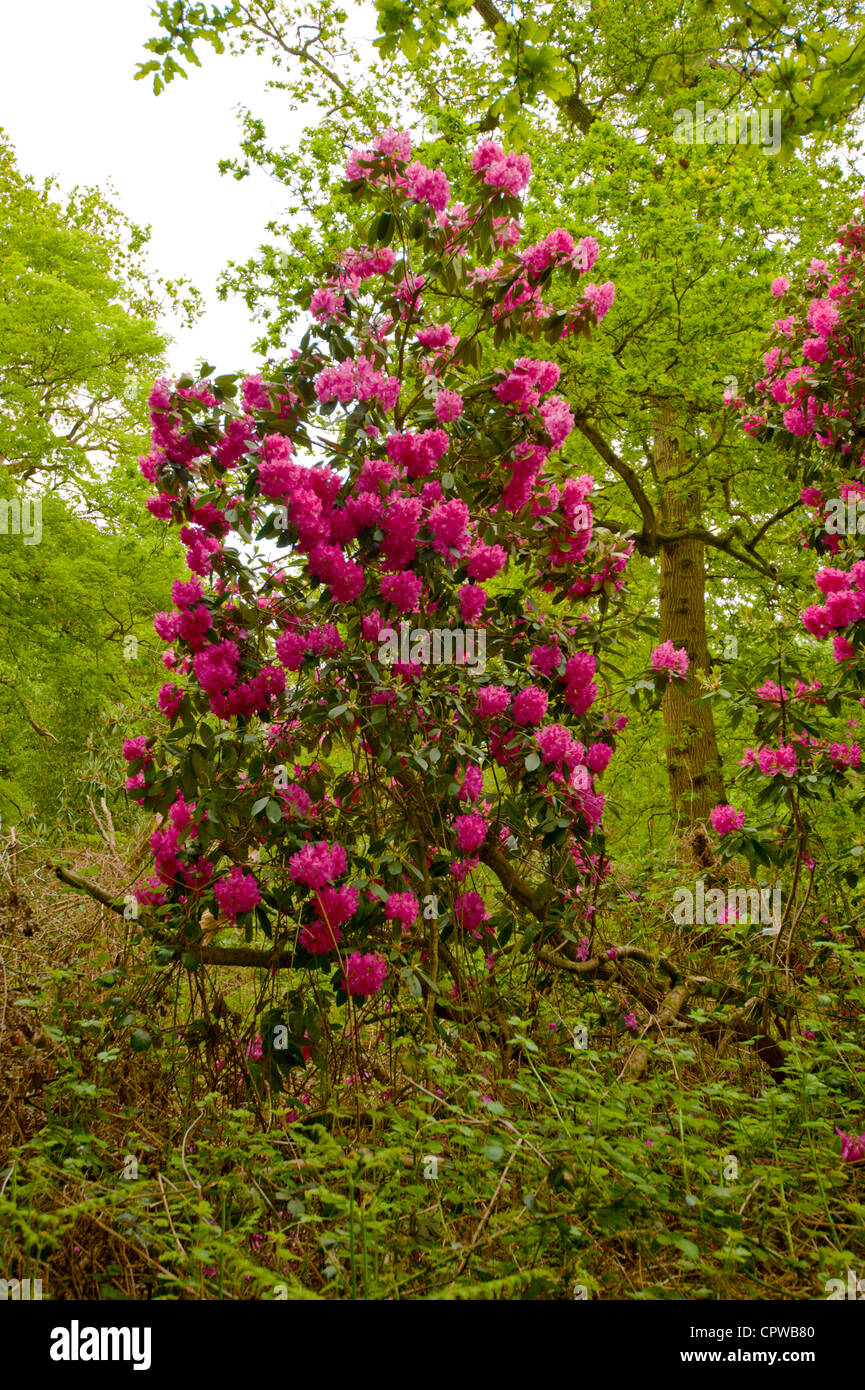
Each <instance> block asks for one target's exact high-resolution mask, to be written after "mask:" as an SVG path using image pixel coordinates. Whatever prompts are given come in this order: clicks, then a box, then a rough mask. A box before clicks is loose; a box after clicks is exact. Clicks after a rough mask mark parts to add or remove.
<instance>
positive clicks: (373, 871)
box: [124, 131, 687, 1046]
mask: <svg viewBox="0 0 865 1390" xmlns="http://www.w3.org/2000/svg"><path fill="white" fill-rule="evenodd" d="M530 172H531V171H530V166H529V161H528V159H527V157H526V156H524V155H513V154H509V153H507V152H505V151H504V150H503V149H502V148H501V147H500V146H499V145H497V144H496V143H494V142H492V141H485V142H483V143H482V144H481V145H480V146H479V147H478V149H477V150H476V151H475V153H474V155H473V156H472V158H471V163H470V168H468V169H467V170H466V173H465V178H464V180H463V182H462V186H461V188H460V195H461V198H462V201H457V199H456V196H455V195H454V193H453V192H452V190H451V189H450V187H449V184H448V180H447V179H446V178H445V176H444V174H443V173H442V171H441V170H439V169H429V168H426V167H425V166H423V165H422V164H421V163H419V162H418V161H416V160H413V159H412V154H411V149H410V145H409V139H408V137H407V136H406V135H405V134H404V133H401V132H394V131H387V132H386V133H385V134H384V135H383V136H381V137H380V138H379V139H378V140H377V142H376V143H375V146H374V148H372V149H370V150H365V151H356V152H355V153H354V154H353V155H352V156H351V158H350V159H349V162H348V167H347V178H348V188H349V190H350V191H351V193H352V194H353V196H354V197H355V198H356V200H357V203H358V205H359V206H360V205H363V204H368V205H371V211H372V220H371V222H370V223H369V227H368V231H366V233H365V234H364V235H365V244H362V245H357V246H354V247H352V248H350V249H347V250H346V251H345V253H344V254H343V255H342V257H341V258H340V260H339V262H338V264H336V265H334V266H332V267H331V268H330V270H329V272H328V273H327V274H326V275H324V276H322V278H321V280H320V281H319V282H318V283H316V284H315V285H314V286H313V287H311V290H310V293H309V299H308V303H309V311H310V315H311V319H312V324H311V326H310V328H309V330H308V331H307V333H306V334H305V336H304V338H303V340H302V342H301V343H300V346H299V347H298V348H297V349H296V350H295V351H294V352H293V353H292V354H291V358H290V360H288V361H287V362H284V363H281V364H278V365H277V364H276V363H271V364H269V366H268V368H267V370H266V371H265V372H264V373H262V374H259V375H254V376H249V377H246V378H245V379H239V378H237V377H234V376H216V377H213V376H212V375H211V374H206V375H205V377H204V378H203V379H201V380H193V379H191V378H183V379H181V380H179V381H176V382H169V381H165V380H163V381H160V382H158V383H157V385H156V387H155V388H154V390H153V393H152V396H151V418H152V424H153V447H152V450H151V452H150V453H149V454H148V455H147V457H146V458H145V459H143V460H142V464H141V466H142V469H143V471H144V472H145V474H146V476H147V477H148V478H149V479H150V480H151V482H152V483H153V484H154V488H155V492H154V496H153V498H152V500H151V501H150V503H149V504H148V505H149V508H150V510H151V512H153V513H154V514H155V515H156V516H158V517H160V518H162V519H163V520H164V521H165V522H166V524H169V525H172V526H176V527H179V528H180V538H181V540H182V541H183V543H184V545H185V546H186V556H187V561H188V566H189V571H190V577H189V578H188V579H185V580H178V581H177V582H176V583H175V584H174V586H173V588H172V592H171V599H172V604H173V606H172V607H170V608H167V609H166V611H165V612H163V613H160V614H158V615H157V618H156V621H155V628H156V632H157V634H158V636H159V637H160V638H161V639H162V641H163V642H164V643H165V644H166V650H165V653H164V656H163V661H164V663H165V666H166V672H167V676H166V682H165V684H164V686H163V688H162V691H161V693H160V696H159V705H160V709H161V711H162V714H163V716H164V728H163V731H162V732H161V733H160V734H159V735H156V736H148V735H145V734H139V735H136V736H135V737H131V738H129V739H128V740H127V741H126V743H125V745H124V752H125V756H126V758H127V760H128V763H129V779H128V782H127V786H128V789H129V793H130V795H131V796H132V797H133V798H134V799H135V800H136V801H138V802H139V803H140V804H141V805H142V806H145V807H147V808H148V809H149V810H151V811H153V812H155V813H158V816H159V817H160V820H159V824H158V826H157V828H156V829H155V830H154V832H153V835H152V839H151V847H152V850H153V858H154V870H153V873H152V874H151V875H150V876H149V877H148V878H147V879H145V880H143V881H142V882H141V883H139V885H138V888H137V895H138V898H139V900H140V902H141V903H142V904H144V905H145V910H146V912H147V914H148V916H149V920H150V921H151V923H152V927H153V930H154V932H155V933H156V935H157V937H158V938H159V940H160V941H161V942H162V943H163V946H162V958H163V959H166V960H167V959H168V958H169V957H170V956H171V954H172V952H183V953H184V961H185V963H187V964H188V965H190V966H194V965H195V963H196V962H197V960H198V959H207V958H208V956H207V953H206V950H205V949H203V948H202V934H203V933H202V917H203V915H204V914H205V913H210V914H211V918H212V919H214V921H215V923H216V926H218V927H226V928H235V929H236V930H237V931H238V932H240V933H242V934H243V935H245V937H246V940H247V942H249V941H250V940H251V939H252V938H253V937H255V938H257V940H258V941H259V943H260V944H261V946H262V947H263V950H262V953H261V956H260V959H261V961H262V962H264V963H268V962H270V963H272V964H278V965H280V966H291V967H293V969H294V970H296V971H302V972H306V974H307V978H308V979H310V980H311V981H313V982H315V981H318V982H319V983H327V982H328V981H330V982H331V983H332V986H333V989H334V990H335V991H336V994H337V997H338V999H339V1001H340V1002H345V1001H346V1000H348V999H349V998H352V999H355V1000H356V1001H357V1003H362V1002H363V1001H364V999H365V998H366V997H368V996H372V995H376V996H380V997H384V996H387V997H389V998H390V999H391V1001H394V1000H397V999H400V1000H401V1001H402V1002H403V1003H404V1004H406V1005H408V1006H409V1007H410V1008H411V1007H415V1002H414V1001H422V1003H421V1007H422V1011H423V1013H424V1014H425V1016H426V1028H427V1030H428V1031H429V1030H431V1029H432V1026H433V1017H434V1012H438V1013H440V1014H443V1015H445V1016H448V1017H450V1018H452V1019H457V1020H458V1019H459V1018H460V1017H461V1015H462V1013H463V1012H467V1011H469V1010H474V1009H475V1008H476V1005H477V1003H478V1002H479V1001H480V1002H481V1008H483V1007H484V1003H483V1001H484V1000H487V1002H489V1000H490V999H492V998H493V997H494V995H495V985H494V983H493V981H494V978H495V972H496V968H497V963H498V961H499V959H500V957H501V953H502V952H504V951H505V950H506V949H508V948H509V946H510V945H512V944H513V943H514V942H515V941H516V942H519V944H520V945H521V946H522V947H523V949H526V950H528V949H529V948H530V947H531V948H532V949H537V948H538V947H540V946H542V944H543V943H544V942H547V941H549V940H550V939H551V938H555V939H556V941H557V942H558V943H559V944H560V945H562V946H564V947H565V948H566V949H567V948H568V945H569V943H574V942H577V941H579V940H580V939H581V938H582V937H583V935H584V933H588V935H589V936H592V935H593V934H594V925H593V916H594V913H595V910H596V905H597V899H598V891H599V886H600V883H601V880H602V877H603V873H604V836H603V830H602V817H603V809H604V795H603V791H602V789H601V785H602V777H603V773H604V769H605V768H606V767H607V764H608V762H609V760H610V758H611V757H612V755H613V751H614V748H615V742H616V733H617V730H619V729H620V728H621V727H622V726H623V724H624V722H626V721H624V720H623V719H622V718H620V717H618V716H617V715H616V713H615V711H614V710H611V709H610V708H609V705H608V701H607V700H606V699H605V697H604V694H603V686H602V679H601V670H600V664H599V663H600V660H601V654H602V651H603V649H604V646H605V644H607V643H608V642H611V641H612V640H613V634H612V632H611V630H610V616H611V613H612V608H614V606H615V600H616V594H617V592H618V591H619V589H620V587H621V585H622V582H623V581H622V575H623V572H624V569H625V565H626V562H627V559H628V554H629V551H630V546H629V544H628V542H627V541H624V542H623V541H622V540H621V539H618V540H617V539H616V538H614V537H613V536H612V535H610V534H609V533H608V532H605V531H604V530H603V529H602V528H599V527H597V526H596V525H594V524H593V518H592V510H591V499H592V491H593V479H592V478H591V477H589V476H587V475H582V476H573V473H572V470H570V469H569V467H568V465H567V463H566V462H565V460H564V458H563V457H562V449H563V447H564V446H565V445H566V442H567V439H568V435H569V433H570V431H571V428H572V424H573V421H572V416H571V412H570V410H569V407H568V403H567V400H566V399H565V398H564V397H563V396H562V395H561V394H560V393H559V392H558V391H557V387H558V385H559V377H560V369H559V367H558V366H557V365H556V363H555V362H553V361H549V360H547V358H546V357H545V355H544V346H545V345H546V344H547V343H550V344H557V343H560V342H561V340H562V339H564V338H568V337H569V336H571V335H573V334H586V333H589V332H590V331H591V328H592V326H593V325H594V324H596V323H597V322H598V321H599V320H600V319H601V318H602V317H603V315H604V314H605V313H606V312H607V311H608V310H609V308H610V306H611V304H612V302H613V298H614V291H613V286H612V284H610V283H606V284H601V285H600V286H599V285H597V284H595V283H594V282H593V281H592V280H591V278H590V272H591V269H592V266H593V264H594V262H595V260H596V257H597V255H598V244H597V242H596V241H595V240H594V238H593V237H591V236H590V235H585V236H583V237H582V239H581V240H579V241H577V242H575V240H574V238H573V237H572V236H571V235H570V234H569V233H568V232H567V231H565V230H558V231H555V232H553V233H551V234H550V235H548V236H546V237H545V238H544V239H543V241H541V242H540V243H537V244H534V245H524V244H523V239H522V234H521V228H520V223H519V217H520V195H521V194H522V193H523V192H524V190H525V188H526V186H527V184H528V181H529V177H530ZM563 298H564V299H566V301H567V302H565V303H564V305H563V303H562V301H563ZM512 344H513V345H515V346H513V348H512ZM508 354H510V355H508ZM611 605H612V607H611ZM437 653H439V656H437ZM683 657H684V661H685V664H686V663H687V657H686V655H685V654H684V653H672V652H671V653H670V654H669V659H668V657H667V654H666V653H662V654H661V661H662V665H663V666H665V667H666V666H669V672H668V676H669V679H672V678H673V676H674V672H675V671H678V670H681V668H682V658H683ZM205 922H206V923H209V922H210V919H208V918H206V917H205ZM530 924H531V925H530ZM515 932H516V936H515ZM209 958H211V959H218V958H221V959H226V958H227V957H226V955H225V953H224V952H223V955H222V956H221V957H220V956H219V955H218V953H217V954H216V955H214V954H213V948H211V955H210V957H209ZM322 972H323V975H324V977H325V978H324V980H322ZM291 1017H292V1018H295V1020H297V1019H298V1018H299V1019H300V1022H299V1023H298V1024H297V1028H296V1030H295V1031H297V1033H298V1036H297V1037H293V1043H294V1044H295V1045H297V1046H299V1045H300V1044H301V1043H302V1042H303V1040H304V1034H305V1031H306V1029H307V1027H308V1026H312V1025H313V1014H312V1013H309V1014H301V1015H291ZM310 1036H313V1035H312V1034H311V1035H310Z"/></svg>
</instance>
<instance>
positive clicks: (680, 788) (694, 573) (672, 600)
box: [654, 410, 725, 831]
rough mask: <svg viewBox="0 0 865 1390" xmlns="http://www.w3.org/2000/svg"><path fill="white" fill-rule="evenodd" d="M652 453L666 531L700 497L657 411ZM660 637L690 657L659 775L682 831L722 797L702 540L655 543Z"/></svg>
mask: <svg viewBox="0 0 865 1390" xmlns="http://www.w3.org/2000/svg"><path fill="white" fill-rule="evenodd" d="M654 457H655V466H656V468H657V473H658V481H659V482H660V484H661V517H662V530H663V531H664V532H666V533H667V534H669V533H670V532H675V531H677V530H686V529H688V528H690V527H692V526H694V525H695V524H697V525H698V524H699V522H700V498H699V494H698V492H697V490H696V489H694V488H689V486H688V483H687V479H684V480H681V481H680V478H681V474H682V473H683V471H684V470H685V469H686V468H687V463H688V460H687V458H686V456H685V455H684V454H683V452H682V449H681V445H680V442H679V439H678V436H677V432H676V421H675V416H674V415H673V414H672V413H671V412H670V411H669V410H664V411H663V412H662V414H661V416H660V418H659V420H658V422H657V424H656V427H655V436H654ZM660 555H661V582H660V617H661V641H662V642H672V643H673V646H674V647H684V648H685V650H686V651H687V653H688V656H689V657H690V663H691V664H690V666H689V668H688V675H687V678H686V679H684V680H682V679H680V678H674V679H673V680H672V681H671V682H670V685H669V687H668V689H667V691H666V693H665V695H664V698H663V702H662V706H661V708H662V712H663V717H664V726H665V730H666V735H667V774H668V777H669V781H670V796H671V799H672V803H673V811H674V814H675V815H677V816H678V817H679V822H680V826H681V828H682V829H683V830H686V831H690V830H692V829H693V828H694V826H695V825H696V824H697V823H698V822H700V821H706V820H708V817H709V812H710V811H711V809H712V807H713V806H715V805H717V803H718V802H719V801H724V800H725V795H724V782H723V778H722V775H721V762H720V757H719V754H718V742H717V738H716V735H715V721H714V718H713V715H712V707H711V705H710V704H707V703H701V702H700V696H701V695H702V694H704V689H703V687H702V686H701V685H700V684H699V683H698V681H697V680H696V678H695V676H696V672H697V671H705V672H708V670H709V648H708V642H707V639H706V593H705V583H706V570H705V559H704V547H703V542H702V541H701V540H698V539H687V540H674V541H666V542H662V543H661V546H660Z"/></svg>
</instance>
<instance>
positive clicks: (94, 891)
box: [51, 864, 126, 917]
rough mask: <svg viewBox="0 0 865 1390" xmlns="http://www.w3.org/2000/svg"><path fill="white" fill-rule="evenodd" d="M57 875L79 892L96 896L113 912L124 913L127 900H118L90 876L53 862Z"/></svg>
mask: <svg viewBox="0 0 865 1390" xmlns="http://www.w3.org/2000/svg"><path fill="white" fill-rule="evenodd" d="M51 867H52V868H53V870H54V873H55V876H56V877H57V878H59V879H60V882H61V883H66V884H68V885H69V887H70V888H74V889H75V890H76V891H77V892H79V893H87V895H88V896H89V897H91V898H95V899H96V901H97V902H98V903H102V905H103V907H108V908H110V909H111V911H112V912H116V913H117V914H118V916H119V917H122V916H123V915H124V912H125V910H126V903H125V902H118V901H117V900H116V899H115V898H112V896H111V894H110V893H106V892H105V889H104V888H100V887H99V884H98V883H93V882H92V880H91V879H89V878H81V877H80V875H78V874H73V873H71V872H70V871H69V869H64V867H63V865H62V864H52V866H51Z"/></svg>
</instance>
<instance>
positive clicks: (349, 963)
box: [344, 951, 387, 995]
mask: <svg viewBox="0 0 865 1390" xmlns="http://www.w3.org/2000/svg"><path fill="white" fill-rule="evenodd" d="M386 975H387V961H386V960H385V959H384V957H383V956H378V955H375V954H374V953H373V952H372V951H369V952H367V954H366V955H364V954H362V953H361V952H360V951H354V952H352V954H351V955H350V956H349V957H348V959H347V960H346V962H345V977H344V985H345V992H346V994H352V995H368V994H375V993H376V991H377V990H379V989H381V987H382V985H383V984H384V981H385V976H386Z"/></svg>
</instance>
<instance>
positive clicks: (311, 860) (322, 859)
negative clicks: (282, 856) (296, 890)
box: [288, 840, 346, 888]
mask: <svg viewBox="0 0 865 1390" xmlns="http://www.w3.org/2000/svg"><path fill="white" fill-rule="evenodd" d="M345 870H346V856H345V850H344V849H343V848H342V846H341V845H329V844H328V843H327V841H326V840H319V841H318V843H317V844H313V843H312V842H309V843H307V844H305V845H304V846H303V849H300V850H298V851H297V853H296V854H293V855H292V856H291V858H290V859H289V861H288V874H289V878H292V879H294V881H295V883H305V884H306V885H307V887H309V888H323V887H324V886H325V884H327V883H332V882H333V880H334V879H335V878H339V876H340V874H344V873H345Z"/></svg>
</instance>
